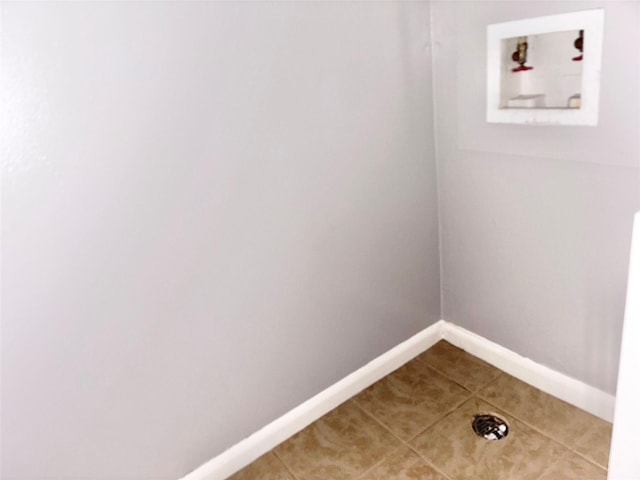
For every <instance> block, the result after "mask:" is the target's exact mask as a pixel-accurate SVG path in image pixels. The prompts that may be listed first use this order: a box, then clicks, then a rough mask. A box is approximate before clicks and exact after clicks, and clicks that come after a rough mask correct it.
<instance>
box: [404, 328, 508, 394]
mask: <svg viewBox="0 0 640 480" xmlns="http://www.w3.org/2000/svg"><path fill="white" fill-rule="evenodd" d="M417 358H418V359H419V360H422V361H423V362H426V363H427V364H428V365H429V366H431V367H433V368H435V369H436V370H438V371H439V372H440V373H442V374H444V375H446V376H447V377H449V378H451V379H452V380H454V381H456V382H458V383H459V384H460V385H463V386H464V387H466V388H468V389H469V390H472V391H475V390H477V389H479V388H480V387H482V386H484V385H486V384H487V383H489V382H490V381H491V380H493V379H494V378H496V377H497V376H498V375H500V373H501V371H500V370H498V369H497V368H495V367H493V366H492V365H489V364H488V363H486V362H483V361H482V360H480V359H479V358H476V357H474V356H473V355H469V354H468V353H467V352H465V351H464V350H462V349H460V348H458V347H455V346H453V345H451V344H450V343H448V342H446V341H444V340H442V341H440V342H438V343H436V344H435V345H434V346H433V347H431V348H430V349H429V350H427V351H426V352H424V353H423V354H421V355H419V356H418V357H417Z"/></svg>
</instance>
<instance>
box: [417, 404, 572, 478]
mask: <svg viewBox="0 0 640 480" xmlns="http://www.w3.org/2000/svg"><path fill="white" fill-rule="evenodd" d="M487 412H489V413H495V414H498V415H500V416H501V417H502V418H504V419H505V420H506V421H507V423H508V424H509V434H508V435H507V436H506V437H505V438H503V439H502V440H496V441H489V440H485V439H483V438H481V437H479V436H477V435H476V434H475V433H473V430H472V428H471V422H472V421H473V416H474V414H476V413H487ZM411 444H412V446H413V447H414V448H415V449H416V451H418V452H419V453H420V454H421V455H422V456H423V457H424V458H425V459H427V460H428V461H429V462H430V463H431V464H433V465H434V466H435V467H436V468H438V469H439V470H440V471H442V472H443V473H445V474H446V475H448V476H449V477H451V479H453V480H495V479H508V480H535V479H537V478H538V477H539V476H540V475H541V474H542V473H543V472H544V471H545V469H547V468H548V467H549V466H550V465H553V464H554V463H556V462H557V461H558V460H559V459H560V458H561V457H562V456H563V455H564V454H565V453H567V452H568V450H567V449H566V448H565V447H563V446H561V445H559V444H557V443H556V442H553V441H552V440H550V439H549V438H547V437H545V436H544V435H542V434H540V433H538V432H536V431H535V430H533V429H532V428H530V427H528V426H526V425H525V424H523V423H521V422H519V421H517V420H516V419H514V418H513V417H511V416H509V415H507V414H506V413H504V412H501V411H500V410H498V409H496V408H495V407H493V406H491V405H489V404H487V403H486V402H484V401H481V400H479V399H477V398H471V399H470V400H468V401H467V402H465V403H464V404H463V405H462V406H460V407H459V408H458V409H456V410H455V411H454V412H453V413H451V414H449V415H448V416H446V417H444V418H443V419H442V420H440V421H439V422H437V423H436V424H435V425H433V426H432V427H431V428H429V429H428V430H427V431H426V432H424V433H423V434H421V435H420V436H418V437H417V438H416V439H415V440H413V441H412V442H411Z"/></svg>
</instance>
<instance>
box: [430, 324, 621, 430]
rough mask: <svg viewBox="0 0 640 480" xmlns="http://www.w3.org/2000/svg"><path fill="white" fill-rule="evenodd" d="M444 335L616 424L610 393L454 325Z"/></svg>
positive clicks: (526, 381)
mask: <svg viewBox="0 0 640 480" xmlns="http://www.w3.org/2000/svg"><path fill="white" fill-rule="evenodd" d="M442 331H443V338H444V339H445V340H446V341H447V342H449V343H451V344H452V345H455V346H456V347H459V348H461V349H463V350H465V351H467V352H469V353H470V354H471V355H473V356H475V357H478V358H479V359H481V360H484V361H485V362H487V363H490V364H491V365H493V366H494V367H497V368H499V369H500V370H502V371H504V372H507V373H508V374H509V375H512V376H514V377H516V378H517V379H519V380H522V381H523V382H525V383H528V384H529V385H533V386H534V387H536V388H539V389H540V390H542V391H543V392H546V393H548V394H549V395H553V396H554V397H556V398H559V399H560V400H564V401H565V402H567V403H570V404H571V405H574V406H576V407H578V408H581V409H582V410H585V411H587V412H589V413H591V414H593V415H595V416H597V417H600V418H602V419H604V420H606V421H607V422H612V421H613V410H614V407H615V396H613V395H611V394H610V393H606V392H603V391H602V390H598V389H597V388H595V387H592V386H590V385H587V384H586V383H583V382H581V381H580V380H576V379H575V378H572V377H569V376H567V375H564V374H562V373H560V372H557V371H555V370H552V369H550V368H548V367H545V366H544V365H541V364H539V363H536V362H534V361H533V360H530V359H528V358H525V357H522V356H520V355H518V354H517V353H514V352H512V351H511V350H508V349H506V348H504V347H501V346H500V345H498V344H497V343H493V342H491V341H489V340H487V339H486V338H483V337H481V336H480V335H476V334H475V333H472V332H470V331H469V330H465V329H464V328H461V327H458V326H456V325H454V324H452V323H449V322H445V323H444V325H443V329H442Z"/></svg>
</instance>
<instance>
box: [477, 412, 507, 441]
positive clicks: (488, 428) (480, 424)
mask: <svg viewBox="0 0 640 480" xmlns="http://www.w3.org/2000/svg"><path fill="white" fill-rule="evenodd" d="M471 426H472V427H473V431H474V432H476V435H478V436H479V437H483V438H485V439H486V440H501V439H503V438H504V437H506V436H507V435H508V434H509V425H507V422H505V421H504V420H503V419H501V418H500V417H497V416H496V415H491V414H478V415H474V417H473V422H471Z"/></svg>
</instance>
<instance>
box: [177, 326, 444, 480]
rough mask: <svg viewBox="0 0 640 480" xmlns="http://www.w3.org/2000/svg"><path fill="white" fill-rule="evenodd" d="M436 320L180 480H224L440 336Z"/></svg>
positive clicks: (407, 359) (431, 344)
mask: <svg viewBox="0 0 640 480" xmlns="http://www.w3.org/2000/svg"><path fill="white" fill-rule="evenodd" d="M444 324H445V322H444V321H443V320H440V321H438V322H436V323H434V324H433V325H431V326H430V327H428V328H425V329H424V330H422V331H421V332H419V333H417V334H416V335H414V336H413V337H411V338H409V339H408V340H406V341H404V342H402V343H401V344H399V345H397V346H395V347H394V348H392V349H391V350H389V351H388V352H385V353H383V354H382V355H380V356H379V357H377V358H376V359H374V360H372V361H371V362H369V363H367V364H366V365H365V366H364V367H362V368H359V369H358V370H356V371H355V372H353V373H351V374H349V375H347V376H346V377H345V378H343V379H342V380H340V381H338V382H337V383H334V384H333V385H331V386H330V387H329V388H327V389H326V390H323V391H322V392H320V393H319V394H317V395H316V396H315V397H312V398H310V399H309V400H307V401H306V402H304V403H303V404H301V405H299V406H297V407H296V408H294V409H293V410H291V411H289V412H287V413H285V414H284V415H283V416H281V417H280V418H278V419H276V420H274V421H273V422H271V423H270V424H268V425H267V426H265V427H264V428H262V429H260V430H258V431H257V432H256V433H254V434H253V435H251V436H249V437H247V438H245V439H244V440H242V441H240V442H239V443H237V444H235V445H234V446H233V447H231V448H229V449H228V450H226V451H224V452H222V453H221V454H220V455H218V456H217V457H215V458H213V459H212V460H209V461H208V462H207V463H205V464H204V465H202V466H201V467H199V468H197V469H196V470H194V471H193V472H191V473H189V474H188V475H186V476H185V477H183V478H182V480H224V479H225V478H228V477H229V476H231V475H233V474H234V473H235V472H237V471H238V470H240V469H242V468H243V467H245V466H246V465H248V464H250V463H251V462H253V461H254V460H255V459H257V458H258V457H260V456H261V455H262V454H264V453H266V452H268V451H269V450H271V449H272V448H274V447H275V446H276V445H278V444H280V443H281V442H283V441H284V440H286V439H287V438H289V437H291V436H292V435H294V434H296V433H298V432H299V431H300V430H302V429H303V428H305V427H306V426H307V425H310V424H311V423H313V422H315V421H316V420H317V419H319V418H320V417H322V416H323V415H324V414H325V413H328V412H329V411H331V410H333V409H334V408H335V407H337V406H338V405H340V404H341V403H343V402H345V401H346V400H348V399H349V398H351V397H353V396H354V395H356V394H357V393H359V392H361V391H362V390H364V389H365V388H367V387H368V386H370V385H372V384H374V383H375V382H377V381H378V380H380V379H381V378H383V377H385V376H386V375H388V374H389V373H391V372H393V371H394V370H395V369H396V368H399V367H401V366H402V365H404V364H405V363H407V362H408V361H409V360H411V359H412V358H414V357H416V356H417V355H419V354H420V353H422V352H424V351H425V350H427V349H428V348H429V347H431V346H433V345H434V344H435V343H437V342H438V341H439V340H441V339H442V328H443V326H444Z"/></svg>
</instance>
